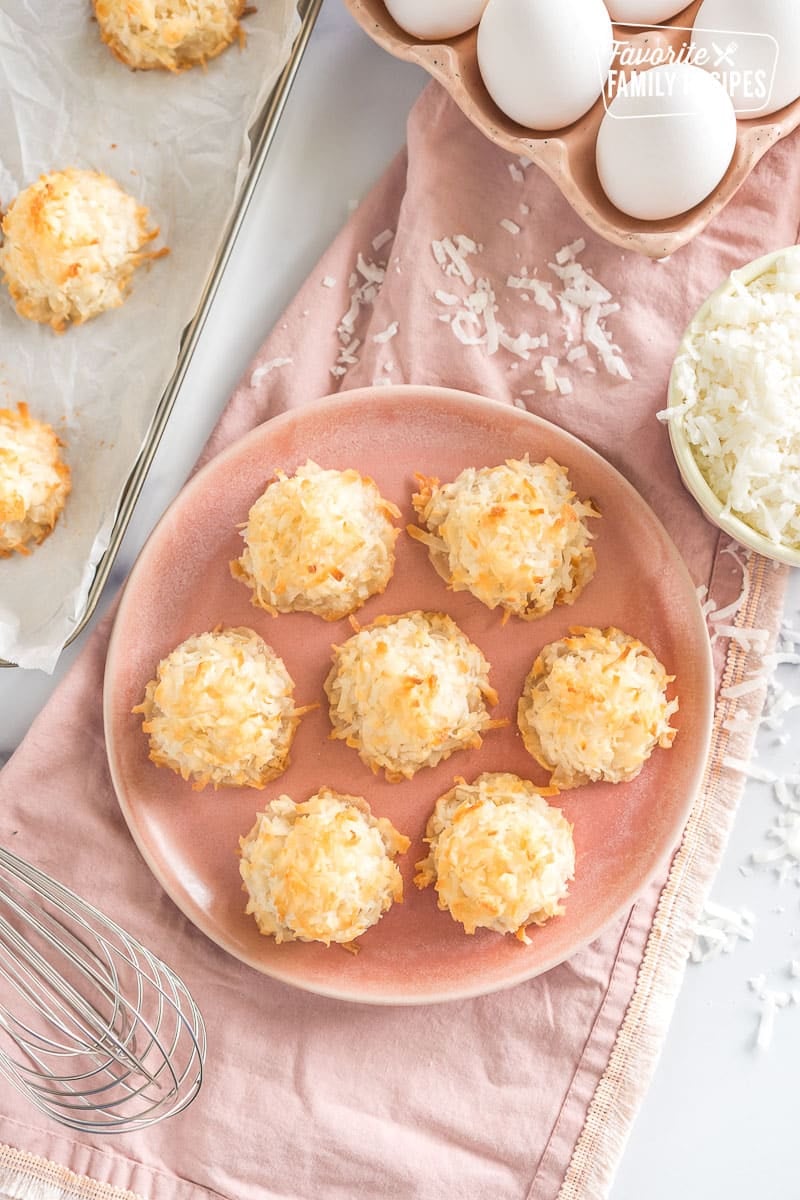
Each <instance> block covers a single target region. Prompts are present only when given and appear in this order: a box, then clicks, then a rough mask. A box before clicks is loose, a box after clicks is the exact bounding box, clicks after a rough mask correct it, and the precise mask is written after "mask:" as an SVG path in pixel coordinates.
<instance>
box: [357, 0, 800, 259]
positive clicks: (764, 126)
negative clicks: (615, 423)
mask: <svg viewBox="0 0 800 1200" xmlns="http://www.w3.org/2000/svg"><path fill="white" fill-rule="evenodd" d="M432 2H433V0H432ZM345 4H346V6H347V7H348V8H349V10H350V12H351V14H352V15H353V17H354V18H355V20H356V21H358V23H359V25H360V26H361V27H362V29H364V30H365V31H366V32H367V33H368V34H369V35H370V37H371V38H373V39H374V40H375V41H376V42H377V43H378V45H379V46H382V47H383V49H384V50H388V51H389V53H390V54H393V55H394V56H395V57H396V58H402V59H406V60H407V61H408V62H413V63H417V64H418V65H419V66H420V67H423V68H424V69H425V70H426V71H427V72H428V73H429V74H430V75H431V76H432V77H433V78H434V79H437V80H438V81H439V83H441V84H442V86H443V87H444V88H446V90H447V91H448V92H449V93H450V95H451V96H452V98H453V99H454V100H455V102H456V104H457V105H458V106H459V108H460V109H461V111H462V112H463V113H464V114H465V115H466V116H467V117H468V118H469V119H470V121H472V123H473V125H475V126H476V128H477V129H480V131H481V132H482V133H483V134H485V135H486V137H488V138H489V139H490V140H491V141H493V142H495V143H496V144H497V145H498V146H502V147H503V149H504V150H508V151H510V152H511V153H512V154H518V155H522V156H524V157H526V158H529V159H531V160H532V161H533V162H535V163H536V164H537V165H538V166H540V167H541V168H542V170H543V171H545V172H546V173H547V174H548V175H549V176H550V178H551V179H552V180H553V182H554V183H555V184H556V185H557V187H559V188H560V190H561V191H562V193H563V194H564V196H565V197H566V199H567V200H568V201H569V203H570V204H571V205H572V207H573V208H574V209H575V211H576V212H577V213H578V215H579V216H580V217H582V218H583V220H584V221H585V222H586V224H587V225H588V226H589V227H590V228H591V229H594V230H595V231H596V232H597V233H599V234H600V235H601V236H602V237H604V238H606V239H607V241H609V242H613V243H614V244H615V245H617V246H622V247H624V248H625V249H627V250H636V251H638V252H639V253H640V254H646V255H648V256H649V257H650V258H664V257H666V256H667V255H669V254H673V253H674V252H675V251H676V250H679V249H680V247H681V246H684V245H686V243H687V242H689V241H691V239H692V238H693V237H696V236H697V234H698V233H700V232H701V231H702V230H703V229H705V227H706V225H708V223H709V222H710V221H711V220H713V218H714V217H715V216H716V215H717V213H719V212H720V211H721V210H722V209H723V208H724V207H725V205H726V204H727V203H728V201H729V200H731V199H732V197H733V196H734V195H735V193H736V192H737V191H738V190H739V188H740V187H741V185H742V184H743V183H744V181H745V179H747V176H748V175H749V174H750V172H751V171H752V170H753V168H754V167H755V165H756V163H757V162H758V161H759V159H760V158H762V156H763V155H764V154H766V152H767V150H769V148H770V146H774V145H775V143H776V142H778V141H780V139H781V138H784V137H786V135H787V134H789V133H791V132H792V130H793V129H796V128H797V126H798V125H800V100H795V101H794V102H793V103H792V104H787V105H786V107H785V108H782V109H781V110H780V111H779V112H776V113H773V114H771V115H770V116H768V117H760V116H754V117H750V118H748V119H747V120H745V119H742V120H740V121H739V122H738V123H737V136H736V149H735V151H734V155H733V160H732V162H731V164H730V166H729V167H728V170H727V171H726V173H725V177H724V178H723V179H722V180H721V182H720V184H719V186H718V187H716V188H715V189H714V191H713V192H712V193H711V195H710V196H708V197H706V199H705V200H703V201H702V203H700V204H697V205H695V207H694V208H692V209H690V210H689V211H688V212H685V213H680V214H679V215H678V216H675V217H670V218H668V219H665V220H663V221H639V220H636V219H635V218H633V217H629V216H627V215H626V214H625V213H623V212H620V211H619V209H618V208H615V207H614V205H613V204H612V203H611V201H610V200H609V199H608V197H607V196H606V194H605V192H604V191H603V189H602V187H601V186H600V180H599V178H598V175H597V169H596V167H595V154H594V149H595V142H596V140H597V131H598V129H599V127H600V122H601V121H602V119H603V117H604V115H605V107H604V104H603V100H602V99H600V100H598V101H597V103H596V104H595V105H594V107H593V108H591V109H590V110H589V112H587V113H585V114H584V116H582V117H580V118H579V119H578V120H577V121H575V122H573V124H572V125H568V126H566V127H565V128H563V129H557V130H554V131H553V132H547V133H545V132H542V131H537V130H535V129H526V128H525V127H524V126H522V125H517V124H516V122H514V121H512V120H511V119H510V118H509V117H507V116H505V115H504V114H503V113H502V112H501V111H500V109H499V108H498V107H497V105H496V104H495V103H494V101H493V100H492V98H491V96H490V95H489V93H488V92H487V90H486V88H485V86H484V83H483V80H482V79H481V76H480V72H479V70H478V59H477V52H476V44H477V31H476V30H474V29H472V30H470V31H469V32H468V33H464V34H462V35H461V36H460V37H455V38H450V40H449V41H445V42H422V41H420V40H419V39H418V38H415V37H412V35H411V34H410V33H406V32H405V31H404V30H402V29H401V28H400V26H399V25H397V24H395V22H394V21H393V20H392V18H391V17H390V16H389V13H388V10H387V8H386V5H385V4H384V2H383V0H345ZM699 7H700V0H692V3H691V4H688V5H687V7H686V8H685V9H683V11H682V12H679V13H678V14H677V15H676V16H675V17H673V18H672V20H671V21H665V22H664V23H663V24H662V25H660V26H651V27H649V28H644V29H642V28H640V27H636V28H633V27H630V26H624V25H615V26H614V31H615V37H616V38H617V40H618V41H620V42H625V43H628V44H630V46H632V47H634V48H635V49H637V50H638V49H642V48H644V47H645V46H647V47H648V48H649V50H650V51H651V52H652V51H653V50H656V49H659V50H661V51H663V52H667V51H669V50H670V49H672V50H673V51H674V53H675V54H678V53H679V52H680V49H681V46H682V45H683V43H684V42H685V41H687V40H690V35H689V33H687V30H688V29H691V27H692V25H693V24H694V20H695V17H696V16H697V10H698V9H699ZM614 66H615V67H618V66H619V63H614Z"/></svg>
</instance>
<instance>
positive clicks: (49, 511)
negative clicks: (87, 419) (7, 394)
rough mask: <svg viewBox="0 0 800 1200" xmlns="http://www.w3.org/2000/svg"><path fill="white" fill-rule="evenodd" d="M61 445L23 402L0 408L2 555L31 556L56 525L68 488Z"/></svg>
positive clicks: (0, 527)
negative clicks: (32, 548)
mask: <svg viewBox="0 0 800 1200" xmlns="http://www.w3.org/2000/svg"><path fill="white" fill-rule="evenodd" d="M63 445H64V443H63V442H62V441H61V440H60V439H59V438H58V437H57V436H56V434H55V431H54V430H53V428H52V426H51V425H48V424H46V423H45V422H44V421H37V420H36V419H35V418H34V417H32V416H31V415H30V413H29V411H28V406H27V404H25V403H20V404H18V405H17V407H16V410H15V409H10V408H0V558H7V557H8V555H10V554H13V553H14V552H15V551H17V552H18V553H20V554H29V553H30V550H31V547H32V546H36V545H38V544H39V542H41V541H43V540H44V538H46V537H47V535H48V534H49V533H50V532H51V531H52V529H53V528H54V526H55V523H56V521H57V520H58V518H59V516H60V515H61V512H62V510H63V508H64V504H65V502H66V499H67V496H68V495H69V491H70V487H71V482H70V470H69V467H68V466H67V464H66V463H65V462H64V460H63V458H62V457H61V448H62V446H63Z"/></svg>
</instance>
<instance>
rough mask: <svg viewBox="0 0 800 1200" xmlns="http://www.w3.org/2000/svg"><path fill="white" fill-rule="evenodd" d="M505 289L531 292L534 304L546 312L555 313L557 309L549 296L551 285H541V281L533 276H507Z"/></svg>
mask: <svg viewBox="0 0 800 1200" xmlns="http://www.w3.org/2000/svg"><path fill="white" fill-rule="evenodd" d="M506 287H510V288H516V289H517V290H520V291H521V290H522V289H525V290H527V291H530V292H532V293H533V299H534V301H535V303H536V304H538V305H539V306H540V307H541V308H544V309H546V310H547V311H548V312H556V311H557V309H558V305H557V304H556V302H555V300H554V299H553V297H552V295H551V292H552V290H553V285H552V283H543V282H542V280H541V279H535V278H534V277H533V276H528V275H525V274H522V275H509V276H508V278H507V279H506Z"/></svg>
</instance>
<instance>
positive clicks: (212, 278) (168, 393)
mask: <svg viewBox="0 0 800 1200" xmlns="http://www.w3.org/2000/svg"><path fill="white" fill-rule="evenodd" d="M321 6H322V0H299V2H298V3H297V18H296V22H293V23H292V28H294V25H295V24H296V25H297V32H296V35H295V37H294V40H293V41H292V42H291V46H290V49H289V52H288V58H286V57H285V36H284V53H283V54H282V55H281V58H280V61H281V62H285V65H284V66H283V67H282V68H281V69H280V74H279V75H278V77H277V79H276V81H275V83H274V85H273V86H272V88H271V90H270V91H269V94H268V95H267V96H266V98H265V99H264V100H263V102H261V103H260V105H259V107H258V115H257V117H256V119H255V120H254V121H253V122H252V124H251V125H250V127H249V129H248V130H247V131H246V140H245V142H244V143H243V151H242V158H241V163H240V167H239V170H238V175H237V185H236V191H235V200H234V203H233V206H232V207H231V208H230V211H229V215H228V216H227V221H226V223H225V225H224V228H223V229H220V228H219V226H217V228H216V229H215V230H214V234H215V236H214V237H213V239H211V244H212V245H215V246H217V247H218V249H217V251H216V254H215V257H214V259H213V261H212V262H211V264H210V266H209V267H208V270H207V274H206V275H205V276H203V274H202V268H201V274H200V275H199V276H198V284H197V290H196V291H195V292H194V293H193V300H192V304H194V303H195V301H194V297H195V296H197V295H198V292H199V299H198V300H197V303H196V309H195V310H194V312H193V315H192V317H191V319H190V320H189V321H188V323H187V324H185V326H183V327H182V326H180V325H178V326H176V336H175V340H174V345H175V346H176V348H177V353H176V357H175V359H174V363H172V362H170V363H169V365H168V367H167V370H168V371H171V374H169V377H168V380H167V382H166V383H165V384H163V388H162V381H163V379H164V378H166V375H167V372H166V371H165V372H164V373H163V374H162V377H161V380H160V381H159V384H158V391H157V394H158V393H159V392H160V394H159V395H158V399H157V401H156V403H155V406H154V407H153V408H152V409H150V408H148V410H147V412H146V420H145V425H144V426H143V429H144V434H143V436H141V437H140V438H138V440H137V441H136V442H135V443H134V444H135V445H137V446H138V450H136V451H135V453H134V455H133V456H132V457H131V458H130V459H129V460H128V463H126V472H125V476H124V478H123V479H122V481H121V482H120V480H119V476H117V479H116V480H115V481H113V484H114V487H115V489H116V490H115V491H114V506H113V509H112V511H111V513H110V515H109V518H108V534H107V540H106V541H105V544H104V545H103V546H102V548H101V550H100V552H99V554H98V555H97V557H96V560H95V561H94V566H93V567H90V566H89V564H88V562H87V561H86V559H85V558H84V561H83V569H84V580H83V583H82V586H81V588H80V589H79V592H78V595H77V599H76V601H75V607H74V609H73V611H72V614H71V616H70V618H69V628H66V629H64V630H62V631H61V632H60V633H59V636H58V639H57V645H54V639H53V636H52V633H50V634H49V639H50V640H49V642H48V640H47V636H48V634H47V631H45V634H44V635H43V637H42V647H43V652H42V654H41V656H40V657H39V658H38V659H37V655H36V650H37V646H36V645H34V653H33V655H30V654H28V653H27V652H26V654H24V655H19V656H17V655H13V656H12V655H11V654H8V651H7V650H6V649H5V644H4V646H3V647H2V648H0V653H6V655H7V657H8V658H9V659H11V658H12V657H13V658H14V661H6V660H4V659H3V658H2V657H0V664H1V665H3V666H12V665H16V658H17V657H20V658H21V659H22V663H23V665H25V666H41V667H43V668H44V669H52V667H53V666H54V665H55V662H56V661H57V657H58V653H59V652H60V650H61V649H63V646H65V645H68V644H69V643H70V642H72V641H73V640H74V639H75V638H76V637H77V636H78V634H79V633H80V632H81V631H82V630H83V629H84V627H85V626H86V624H87V622H88V621H89V619H90V617H91V616H92V614H93V612H94V610H95V608H96V606H97V603H98V600H99V598H100V595H101V593H102V590H103V587H104V585H105V583H106V582H107V579H108V576H109V573H110V571H111V568H112V566H113V563H114V560H115V558H116V555H117V553H118V551H119V547H120V544H121V542H122V539H123V536H124V534H125V531H126V529H127V527H128V524H129V522H130V519H131V516H132V514H133V511H134V508H135V505H136V502H137V500H138V498H139V495H140V493H141V490H142V486H143V484H144V481H145V478H146V476H147V472H148V470H149V467H150V465H151V463H152V461H153V458H154V455H155V453H156V450H157V448H158V445H159V442H160V439H161V436H162V434H163V432H164V430H165V428H166V425H167V422H168V420H169V417H170V414H171V412H172V409H173V406H174V403H175V399H176V397H177V395H178V392H179V389H180V387H181V383H182V381H183V379H184V377H185V375H186V371H187V369H188V366H189V363H190V362H191V359H192V356H193V353H194V350H195V348H196V346H197V344H198V341H199V338H200V336H201V335H202V331H203V327H204V325H205V322H206V319H207V316H208V313H209V311H210V308H211V304H212V302H213V300H214V296H215V295H216V292H217V290H218V287H219V283H220V280H221V278H222V275H223V272H224V270H225V266H226V264H227V262H228V259H229V257H230V254H231V251H232V249H233V246H234V244H235V242H236V238H237V236H238V233H239V230H240V228H241V225H242V222H243V220H244V216H245V213H246V212H247V208H248V205H249V202H250V200H251V198H252V195H253V192H254V190H255V187H256V184H257V181H258V179H259V176H260V174H261V171H262V169H263V167H264V164H265V162H266V159H267V156H268V154H269V150H270V147H271V145H272V141H273V138H274V135H275V132H276V130H277V127H278V123H279V121H280V117H281V114H282V112H283V108H284V106H285V103H286V100H287V98H288V95H289V91H290V89H291V86H292V83H293V81H294V78H295V76H296V73H297V70H298V68H299V66H300V62H301V59H302V56H303V53H304V51H305V48H306V45H307V43H308V39H309V37H310V35H311V31H312V29H313V27H314V24H315V21H316V18H317V16H318V14H319V11H320V8H321ZM290 7H291V6H290ZM23 10H24V5H23ZM265 15H266V10H265ZM31 19H34V16H32V17H31ZM251 30H253V27H252V25H251ZM3 32H5V33H6V36H5V38H4V39H3V40H2V42H1V44H0V54H5V55H6V56H7V58H6V61H8V59H9V58H11V59H12V60H13V57H14V54H15V53H17V52H19V51H20V50H22V51H24V49H25V47H15V46H14V45H13V43H12V40H11V38H10V37H9V36H8V34H7V31H0V38H1V37H2V34H3ZM15 32H16V31H15ZM67 32H68V31H66V30H64V33H65V34H66V33H67ZM258 32H259V31H258V30H255V31H254V34H255V33H258ZM270 36H274V34H273V35H270ZM252 41H253V45H254V49H255V47H256V46H257V45H258V41H257V37H256V36H252ZM98 44H99V39H98ZM263 44H264V43H263V42H262V45H263ZM99 53H100V54H104V53H105V48H100V50H99ZM226 53H227V54H228V55H234V54H235V53H236V51H235V49H233V50H231V51H228V52H226ZM223 57H224V56H223ZM219 61H220V62H222V59H221V60H219ZM114 65H115V67H117V69H118V70H120V71H124V70H125V69H124V68H122V67H119V66H118V64H114ZM214 66H215V64H211V66H210V68H209V73H210V72H211V71H212V70H213V69H214ZM273 72H274V69H273ZM89 74H90V72H89V71H87V75H89ZM154 74H160V73H152V72H148V73H147V75H148V76H153V75H154ZM189 74H190V75H194V72H190V73H189ZM131 78H132V75H131V73H130V72H127V71H125V76H124V78H123V81H122V86H123V87H125V86H128V83H129V80H130V79H131ZM184 78H185V77H180V78H179V79H178V80H177V81H174V82H176V83H177V84H178V86H180V85H181V83H182V80H183V79H184ZM272 78H274V73H273V75H272ZM167 82H171V81H169V80H167ZM9 90H10V89H9ZM172 94H174V95H177V93H170V95H172ZM47 99H48V100H50V101H51V102H52V99H53V97H52V95H51V96H48V97H47ZM217 103H219V98H217ZM250 111H252V108H251V109H250ZM168 122H169V114H166V115H165V118H164V121H163V123H161V124H160V125H159V133H160V134H161V136H162V137H166V136H167V135H168V134H169V132H170V131H169V126H168ZM9 127H10V128H11V129H12V130H13V129H14V124H13V121H9V122H8V123H7V124H6V128H7V129H8V128H9ZM150 128H151V126H148V132H149V130H150ZM244 133H245V130H244V129H242V133H241V134H240V136H242V135H243V134H244ZM36 136H37V138H38V134H37V135H36ZM158 136H159V134H158V133H154V134H153V139H154V141H155V139H156V138H157V137H158ZM17 140H18V142H19V144H20V149H19V153H18V155H17V159H18V161H17V164H16V167H17V169H16V175H17V179H16V182H17V185H18V186H19V178H20V177H23V178H25V181H26V182H29V181H30V177H31V175H33V177H35V173H36V170H37V169H48V168H42V167H41V166H39V167H38V168H37V166H36V164H37V159H38V160H39V161H42V159H44V158H45V155H46V147H45V148H44V152H43V153H42V154H38V153H37V150H38V146H37V144H36V143H35V142H32V144H31V146H30V148H29V146H28V145H27V144H26V138H25V133H24V131H23V135H22V136H21V137H19V138H18V139H17ZM56 142H57V137H56ZM66 144H67V145H68V144H69V141H68V140H67V142H66ZM112 145H113V144H112ZM114 149H116V147H115V146H114ZM123 149H124V147H123ZM10 158H11V159H12V160H13V158H14V152H13V150H12V153H11V154H10ZM51 165H56V166H63V165H68V164H67V162H63V161H62V162H58V163H56V164H51ZM70 165H71V164H70ZM74 165H91V166H94V165H95V164H94V162H93V161H90V162H88V163H83V162H78V163H75V164H74ZM136 165H137V166H138V163H137V164H136ZM98 169H102V165H100V166H98ZM0 174H4V176H5V177H4V178H2V179H0V184H2V191H3V194H4V195H9V194H10V192H11V190H12V184H13V178H12V179H11V180H10V179H9V178H8V172H4V171H3V165H2V164H0ZM130 174H131V175H132V176H135V175H136V174H137V172H136V171H135V170H133V169H131V171H130ZM116 175H117V178H120V171H119V170H118V171H117V172H116ZM120 182H123V185H124V180H123V179H120ZM131 190H135V185H134V187H133V188H132V189H131ZM152 216H153V219H154V220H155V221H158V220H159V216H160V214H159V213H158V212H153V213H152ZM157 244H159V243H157ZM168 261H169V260H168ZM159 266H160V264H158V263H156V264H154V267H153V268H152V271H153V279H154V280H155V272H156V271H157V270H158V268H159ZM143 278H144V277H143ZM203 279H204V283H202V290H200V284H201V282H202V281H203ZM148 286H149V283H148V281H147V280H146V279H145V280H144V283H142V282H141V281H135V283H134V293H133V296H132V299H131V300H130V301H127V302H126V305H125V306H124V307H123V309H122V310H120V313H126V309H129V308H130V310H131V312H132V311H133V308H134V305H135V304H136V303H141V302H142V301H141V294H142V293H144V292H145V291H146V289H147V287H148ZM155 287H158V284H157V283H156V284H155ZM185 311H189V312H191V311H192V310H191V308H190V309H188V310H185ZM9 315H10V316H11V317H13V319H14V320H16V321H17V323H18V324H19V321H20V319H19V318H16V317H15V316H14V315H13V314H12V313H10V309H9ZM115 316H117V314H110V315H109V317H108V318H106V317H101V318H98V320H97V322H91V323H90V324H89V325H88V326H86V327H84V328H83V329H80V330H74V331H69V332H68V333H66V334H65V335H64V336H63V338H62V339H57V338H56V335H54V334H52V333H51V331H50V330H49V329H46V328H44V329H42V328H41V327H38V326H32V323H29V322H24V327H23V328H21V329H20V339H23V338H27V339H28V341H29V342H30V345H31V348H32V349H31V350H30V352H29V353H30V358H31V361H32V362H35V363H36V366H37V368H38V367H39V366H40V361H39V360H38V359H37V351H39V352H43V357H44V359H45V363H44V371H45V372H46V373H49V374H50V375H52V376H53V386H54V387H58V386H59V385H60V383H61V381H62V379H63V378H65V375H64V374H63V372H64V363H65V362H66V363H67V364H68V366H69V370H70V371H71V381H70V388H71V390H72V393H73V395H74V394H75V391H76V381H77V380H78V379H79V378H80V376H81V373H82V374H83V376H84V377H86V375H87V371H86V362H85V361H83V362H82V361H81V354H82V353H85V350H86V348H87V346H88V345H90V343H89V342H88V339H87V340H84V341H81V338H82V335H83V334H84V333H85V331H89V330H90V329H91V327H92V326H97V328H98V329H100V328H103V326H102V323H103V322H106V321H107V322H108V324H107V327H106V328H105V330H104V332H105V333H106V334H107V335H108V338H109V343H110V344H111V343H112V342H113V338H114V337H117V336H120V334H119V330H123V333H122V335H121V336H123V337H124V336H125V334H127V336H128V338H129V339H130V325H127V326H123V325H122V324H118V326H117V327H116V328H114V329H113V330H112V326H111V322H112V321H113V320H114V317H115ZM126 316H127V313H126ZM184 319H185V318H184ZM92 332H94V331H93V330H92ZM37 339H38V340H37ZM52 347H56V349H55V352H54V354H53V352H52V349H51V348H52ZM67 350H68V351H69V353H67ZM48 352H50V357H53V356H54V357H55V361H56V363H57V364H58V366H59V367H60V369H61V371H62V374H61V375H60V376H59V375H58V374H57V370H54V369H53V368H52V367H51V366H50V364H49V362H48V361H47V357H48ZM128 353H129V354H130V350H129V349H128ZM95 354H96V350H95ZM0 367H6V364H0ZM39 373H40V374H41V373H42V372H41V371H40V372H39ZM88 374H89V375H91V372H88ZM0 376H2V377H3V378H0V384H2V385H4V394H3V395H2V397H0V404H4V405H9V404H11V405H13V404H14V403H15V402H16V400H18V399H29V397H28V396H27V395H26V394H25V393H24V391H22V393H21V394H20V389H19V387H15V386H14V380H13V376H14V372H13V370H11V371H8V369H5V370H2V371H0ZM9 377H10V378H11V380H12V382H11V384H9ZM93 383H94V384H95V385H96V380H95V381H93ZM111 399H112V400H113V399H114V397H113V396H112V397H111ZM33 407H34V406H33V405H32V408H33ZM151 414H152V415H151ZM123 415H124V414H123ZM45 419H49V418H47V416H46V415H45ZM68 455H69V448H68ZM73 455H74V457H77V455H78V451H77V449H76V448H75V447H73ZM87 457H88V458H89V459H91V455H88V456H87V454H86V451H85V449H84V451H83V456H82V461H81V460H79V461H77V462H76V464H75V465H76V466H77V468H78V471H79V472H80V471H82V470H84V471H85V463H86V461H87ZM71 465H72V463H71ZM73 475H75V466H73ZM75 490H76V489H75V488H74V489H73V493H74V492H75ZM70 499H72V497H71V498H70ZM68 505H69V502H68ZM76 508H77V506H76ZM67 511H68V512H69V507H68V510H67ZM65 517H66V514H65ZM78 519H80V514H79V515H78ZM74 524H75V521H74V520H73V525H74ZM57 533H58V527H57V529H56V533H54V535H52V537H51V538H50V539H48V541H47V542H45V543H43V546H42V547H39V548H38V550H37V552H36V553H35V554H33V555H31V556H29V559H28V560H26V561H25V562H24V563H21V564H20V565H19V566H17V567H12V570H16V572H17V574H16V576H11V575H7V576H6V578H7V580H11V584H13V587H12V586H11V584H10V585H9V587H8V588H7V589H5V591H6V594H5V595H3V594H1V593H2V591H3V589H2V588H0V618H2V619H3V623H4V624H5V628H6V634H7V632H8V628H9V625H8V623H7V620H8V619H9V618H10V620H11V621H12V622H13V620H14V619H15V616H16V614H15V612H14V604H15V602H16V606H17V611H19V607H20V605H19V595H20V586H19V585H20V581H24V579H25V576H24V574H23V573H24V572H25V571H28V572H30V560H34V562H36V561H37V560H38V564H40V565H43V566H47V565H48V560H47V559H46V558H45V554H53V551H52V548H50V547H49V546H48V543H51V542H52V543H55V542H56V535H57ZM93 558H94V556H93ZM5 561H6V563H8V562H9V561H10V560H5ZM57 565H58V564H57V560H56V569H57ZM77 568H78V569H81V564H80V563H78V564H77ZM39 586H40V585H39ZM14 588H16V592H15V595H14V596H13V597H12V596H11V593H12V591H14ZM22 594H23V595H24V591H23V592H22ZM62 625H63V620H62ZM6 641H8V638H7V637H6ZM29 641H30V639H29Z"/></svg>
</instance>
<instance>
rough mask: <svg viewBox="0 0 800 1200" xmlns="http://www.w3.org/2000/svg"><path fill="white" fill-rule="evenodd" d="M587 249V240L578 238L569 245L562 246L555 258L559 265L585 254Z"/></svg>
mask: <svg viewBox="0 0 800 1200" xmlns="http://www.w3.org/2000/svg"><path fill="white" fill-rule="evenodd" d="M585 249H586V242H585V240H584V239H583V238H576V239H575V241H574V242H570V244H569V245H568V246H562V247H561V249H560V250H556V254H555V259H556V262H557V263H558V265H559V266H563V265H564V263H567V262H571V261H572V260H573V259H575V258H576V257H577V256H578V255H579V254H583V252H584V250H585Z"/></svg>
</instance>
